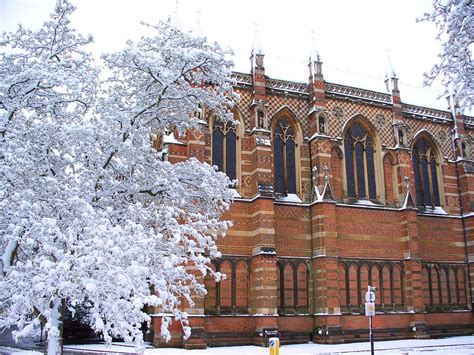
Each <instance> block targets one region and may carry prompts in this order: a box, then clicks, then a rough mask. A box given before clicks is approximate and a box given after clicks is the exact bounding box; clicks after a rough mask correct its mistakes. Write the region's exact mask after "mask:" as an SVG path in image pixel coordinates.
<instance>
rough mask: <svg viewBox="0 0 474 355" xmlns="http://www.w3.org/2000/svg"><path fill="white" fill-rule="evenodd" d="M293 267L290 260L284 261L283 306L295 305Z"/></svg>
mask: <svg viewBox="0 0 474 355" xmlns="http://www.w3.org/2000/svg"><path fill="white" fill-rule="evenodd" d="M294 271H295V270H294V267H293V265H292V264H291V263H290V262H287V263H285V266H284V267H283V285H284V300H283V301H284V305H285V307H287V308H288V307H290V308H291V307H294V306H295V287H294V283H295V278H294Z"/></svg>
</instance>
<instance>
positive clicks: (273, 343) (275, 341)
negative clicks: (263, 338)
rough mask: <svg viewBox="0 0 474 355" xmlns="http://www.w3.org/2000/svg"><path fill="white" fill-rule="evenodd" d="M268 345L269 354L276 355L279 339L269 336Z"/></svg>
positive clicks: (278, 351)
mask: <svg viewBox="0 0 474 355" xmlns="http://www.w3.org/2000/svg"><path fill="white" fill-rule="evenodd" d="M268 345H269V347H270V355H278V354H279V353H280V339H278V338H270V339H269V340H268Z"/></svg>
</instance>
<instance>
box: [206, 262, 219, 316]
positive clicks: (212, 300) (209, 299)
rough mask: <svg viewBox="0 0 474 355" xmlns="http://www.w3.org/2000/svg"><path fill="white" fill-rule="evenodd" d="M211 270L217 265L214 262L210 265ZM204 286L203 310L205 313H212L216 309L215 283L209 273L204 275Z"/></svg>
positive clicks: (215, 268)
mask: <svg viewBox="0 0 474 355" xmlns="http://www.w3.org/2000/svg"><path fill="white" fill-rule="evenodd" d="M210 268H211V270H212V271H214V272H215V271H217V267H216V265H215V263H214V262H212V263H211V266H210ZM204 286H205V287H206V291H207V294H206V296H205V297H204V312H205V313H206V314H213V313H215V312H216V309H217V298H218V297H217V284H216V279H215V278H214V276H213V275H212V274H211V273H207V274H206V276H205V277H204Z"/></svg>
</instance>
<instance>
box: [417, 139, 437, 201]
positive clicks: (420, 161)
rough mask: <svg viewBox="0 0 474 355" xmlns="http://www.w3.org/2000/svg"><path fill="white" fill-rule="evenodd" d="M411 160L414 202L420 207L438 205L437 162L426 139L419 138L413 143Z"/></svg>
mask: <svg viewBox="0 0 474 355" xmlns="http://www.w3.org/2000/svg"><path fill="white" fill-rule="evenodd" d="M412 160H413V175H414V177H415V192H416V204H417V205H418V206H421V207H435V206H439V205H440V197H439V186H438V172H437V170H438V169H437V165H438V163H437V161H436V155H435V152H434V149H433V147H432V145H431V144H430V142H429V141H428V140H427V139H425V138H421V139H419V140H418V141H417V142H416V143H415V145H414V146H413V152H412Z"/></svg>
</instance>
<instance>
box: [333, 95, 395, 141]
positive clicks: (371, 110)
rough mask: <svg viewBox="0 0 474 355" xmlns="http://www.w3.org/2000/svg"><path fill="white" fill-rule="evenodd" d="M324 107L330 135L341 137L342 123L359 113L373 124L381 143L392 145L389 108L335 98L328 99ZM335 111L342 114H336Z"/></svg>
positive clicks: (390, 112)
mask: <svg viewBox="0 0 474 355" xmlns="http://www.w3.org/2000/svg"><path fill="white" fill-rule="evenodd" d="M326 108H327V111H328V113H329V134H330V135H331V136H333V137H342V129H343V127H344V124H345V123H346V122H347V120H348V119H349V118H351V117H353V116H354V115H357V114H359V115H362V116H363V117H365V118H366V119H367V120H368V121H369V122H370V123H371V124H372V125H373V126H374V128H375V130H376V131H377V133H378V135H379V138H380V140H381V144H385V145H387V146H389V147H391V146H393V145H394V143H395V142H394V137H393V129H392V111H391V110H390V109H389V108H387V109H385V108H381V107H377V106H372V105H368V104H361V103H357V102H352V101H349V100H337V99H328V100H327V103H326ZM338 109H340V110H338ZM341 110H342V111H341ZM337 111H339V112H340V113H342V114H338V113H337Z"/></svg>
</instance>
